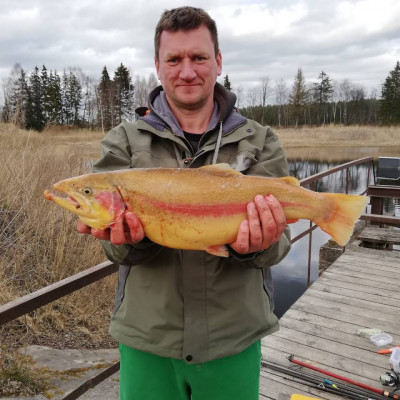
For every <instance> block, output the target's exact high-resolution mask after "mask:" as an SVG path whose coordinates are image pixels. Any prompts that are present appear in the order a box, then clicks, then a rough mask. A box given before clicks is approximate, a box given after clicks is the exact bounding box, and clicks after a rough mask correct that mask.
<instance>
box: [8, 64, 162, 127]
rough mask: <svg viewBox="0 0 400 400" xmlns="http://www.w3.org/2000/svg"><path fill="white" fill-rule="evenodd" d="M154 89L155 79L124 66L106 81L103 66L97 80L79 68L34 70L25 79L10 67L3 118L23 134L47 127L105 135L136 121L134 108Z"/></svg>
mask: <svg viewBox="0 0 400 400" xmlns="http://www.w3.org/2000/svg"><path fill="white" fill-rule="evenodd" d="M157 85H158V82H157V79H156V77H155V75H154V74H152V75H150V77H149V78H148V79H146V78H144V77H141V76H136V77H135V79H134V80H133V78H132V76H131V73H130V71H129V69H128V68H127V67H126V66H124V65H123V64H122V63H121V64H120V66H119V67H118V68H117V69H116V70H115V71H114V75H113V76H112V77H110V74H109V72H108V70H107V67H106V66H104V68H103V70H102V72H101V76H100V79H98V80H95V79H93V78H91V77H89V76H88V75H86V74H85V73H84V72H83V71H82V70H81V69H79V68H73V69H72V68H71V69H69V70H64V71H63V73H62V74H60V73H58V72H57V71H56V70H54V71H53V70H48V69H47V68H46V66H45V65H43V67H42V68H41V69H40V70H39V68H38V67H37V66H35V68H34V70H33V72H32V73H31V74H30V75H29V76H28V75H27V73H26V72H25V70H24V69H23V68H22V67H21V65H20V64H16V65H14V67H13V69H12V71H11V73H10V76H9V77H8V79H6V80H5V81H4V82H3V95H4V106H3V108H2V110H1V119H2V121H4V122H12V123H14V124H16V125H18V126H20V127H23V128H26V129H34V130H37V131H41V130H42V129H43V128H44V127H45V126H46V125H64V126H69V127H82V128H90V129H99V128H100V129H102V130H103V131H107V130H109V129H111V128H112V127H113V126H115V125H118V124H119V123H121V122H122V121H123V120H127V121H132V120H133V119H135V109H136V108H137V107H140V106H142V105H145V104H146V103H147V97H148V95H149V93H150V91H151V90H152V89H154V88H155V87H156V86H157Z"/></svg>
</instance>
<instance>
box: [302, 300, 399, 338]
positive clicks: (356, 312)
mask: <svg viewBox="0 0 400 400" xmlns="http://www.w3.org/2000/svg"><path fill="white" fill-rule="evenodd" d="M300 301H301V302H302V303H305V304H310V305H312V306H318V307H320V308H321V309H325V311H326V313H327V315H330V316H332V318H334V317H335V315H336V313H338V312H339V313H342V314H347V315H349V316H350V317H354V318H364V317H363V315H367V316H368V318H370V319H373V320H374V321H375V324H378V323H385V324H386V323H390V322H391V321H392V320H393V319H394V320H393V323H392V330H393V328H395V327H397V329H398V330H399V331H400V321H399V320H398V319H396V318H394V317H393V316H392V315H391V314H387V313H385V309H386V308H385V306H382V311H372V310H371V311H368V312H366V310H365V309H364V308H360V307H356V306H353V305H350V304H343V303H336V302H331V301H329V300H327V299H324V298H322V297H320V298H316V297H313V296H302V297H301V299H300ZM296 303H297V302H296ZM296 303H295V304H296Z"/></svg>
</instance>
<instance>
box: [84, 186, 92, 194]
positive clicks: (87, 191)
mask: <svg viewBox="0 0 400 400" xmlns="http://www.w3.org/2000/svg"><path fill="white" fill-rule="evenodd" d="M83 193H84V194H87V195H89V194H92V189H90V188H88V187H87V188H84V189H83Z"/></svg>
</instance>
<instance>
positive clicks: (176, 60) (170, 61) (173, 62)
mask: <svg viewBox="0 0 400 400" xmlns="http://www.w3.org/2000/svg"><path fill="white" fill-rule="evenodd" d="M177 62H178V59H177V58H169V59H168V60H167V63H168V64H176V63H177Z"/></svg>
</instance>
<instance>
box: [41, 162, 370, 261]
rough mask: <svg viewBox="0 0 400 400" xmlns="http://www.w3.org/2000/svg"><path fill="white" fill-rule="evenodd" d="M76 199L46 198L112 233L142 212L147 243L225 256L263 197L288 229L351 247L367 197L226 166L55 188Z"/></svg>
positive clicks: (113, 175) (99, 178) (137, 173)
mask: <svg viewBox="0 0 400 400" xmlns="http://www.w3.org/2000/svg"><path fill="white" fill-rule="evenodd" d="M54 188H55V189H56V190H58V191H61V192H64V193H66V194H67V195H68V196H69V197H68V198H62V197H58V196H55V195H53V194H52V193H50V191H48V190H46V191H45V197H46V198H47V199H48V200H52V201H54V202H55V203H57V204H58V205H60V206H61V207H64V208H66V209H67V210H69V211H72V212H73V213H75V214H77V215H78V216H79V218H80V219H81V220H82V221H83V222H84V223H86V224H87V225H89V226H91V227H93V228H96V229H105V228H107V227H109V226H110V225H112V224H113V222H114V221H115V220H116V219H117V218H120V217H121V216H122V215H123V213H124V211H125V209H128V210H130V211H132V212H133V213H135V214H136V215H137V216H138V218H139V220H140V222H141V223H142V225H143V228H144V231H145V233H146V235H147V237H148V238H150V239H151V240H152V241H154V242H156V243H159V244H161V245H163V246H167V247H171V248H177V249H191V250H205V251H209V252H210V253H213V254H215V253H218V251H216V249H217V248H218V246H220V245H223V244H226V243H232V242H234V241H235V240H236V236H237V232H238V229H239V225H240V223H241V221H242V220H243V219H245V218H247V212H246V205H247V204H248V203H249V202H250V201H252V200H253V199H254V197H255V196H256V195H257V194H261V195H267V194H272V195H274V196H275V197H276V198H277V199H278V201H279V202H280V204H281V205H282V207H283V210H284V212H285V216H286V219H287V220H288V222H293V221H297V220H298V219H308V220H311V221H313V222H314V223H315V224H317V225H318V226H319V227H320V228H321V229H322V230H324V231H325V232H327V233H328V234H330V235H331V236H332V237H333V239H334V240H335V241H336V242H337V243H339V244H340V245H345V244H346V243H347V242H348V240H349V238H350V236H351V234H352V232H353V227H354V223H355V221H356V220H357V219H358V217H359V216H360V214H361V213H362V211H363V210H364V209H365V207H366V205H367V203H368V198H367V197H365V196H353V195H346V194H335V193H317V192H313V191H311V190H308V189H305V188H302V187H300V186H299V182H298V180H297V179H295V178H293V177H285V178H264V177H257V176H245V175H242V174H241V173H239V172H236V171H234V170H232V169H231V168H230V167H229V166H228V165H226V164H218V165H211V166H205V167H201V168H198V169H175V168H150V169H129V170H119V171H113V172H103V173H97V174H88V175H82V176H78V177H76V178H71V179H66V180H63V181H60V182H58V183H56V184H54Z"/></svg>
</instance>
